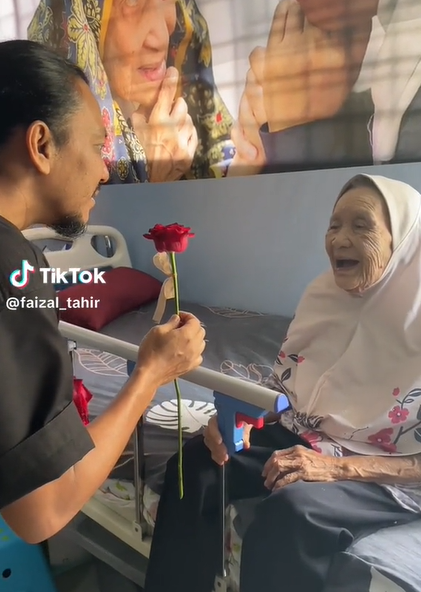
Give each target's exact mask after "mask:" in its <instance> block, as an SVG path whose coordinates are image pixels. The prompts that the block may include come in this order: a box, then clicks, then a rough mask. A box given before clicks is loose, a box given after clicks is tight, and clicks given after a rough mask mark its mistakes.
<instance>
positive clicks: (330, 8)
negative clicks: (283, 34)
mask: <svg viewBox="0 0 421 592" xmlns="http://www.w3.org/2000/svg"><path fill="white" fill-rule="evenodd" d="M297 2H298V4H299V5H300V6H301V8H302V10H303V12H304V14H305V16H306V18H307V20H308V22H309V23H311V24H312V25H314V26H315V27H318V28H319V29H321V30H322V31H340V30H341V29H345V28H354V27H359V26H361V25H363V24H364V23H367V22H369V21H370V20H371V19H372V18H373V17H374V16H375V15H376V14H377V9H378V4H379V0H297Z"/></svg>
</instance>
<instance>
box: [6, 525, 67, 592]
mask: <svg viewBox="0 0 421 592" xmlns="http://www.w3.org/2000/svg"><path fill="white" fill-rule="evenodd" d="M0 592H57V588H56V587H55V585H54V581H53V578H52V575H51V572H50V569H49V566H48V563H47V560H46V558H45V555H44V552H43V550H42V548H41V546H40V545H28V544H27V543H25V542H24V541H22V539H20V538H19V537H17V536H16V535H15V533H14V532H13V531H12V530H11V529H10V528H9V527H8V526H7V524H6V523H5V522H4V520H2V518H1V517H0Z"/></svg>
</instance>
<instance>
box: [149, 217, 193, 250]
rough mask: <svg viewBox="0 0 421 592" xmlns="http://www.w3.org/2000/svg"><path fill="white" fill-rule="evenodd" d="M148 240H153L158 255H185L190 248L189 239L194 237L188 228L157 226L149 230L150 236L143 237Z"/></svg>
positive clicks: (169, 225)
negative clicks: (184, 252)
mask: <svg viewBox="0 0 421 592" xmlns="http://www.w3.org/2000/svg"><path fill="white" fill-rule="evenodd" d="M143 236H144V237H145V238H147V239H148V240H153V242H154V243H155V249H156V250H157V251H158V253H163V252H166V253H183V251H185V250H186V249H187V247H188V244H189V238H193V237H194V233H193V232H190V228H189V227H188V226H182V225H181V224H177V223H173V224H168V225H167V226H164V225H163V224H155V226H154V227H153V228H150V229H149V232H148V234H144V235H143Z"/></svg>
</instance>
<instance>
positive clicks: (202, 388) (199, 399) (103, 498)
mask: <svg viewBox="0 0 421 592" xmlns="http://www.w3.org/2000/svg"><path fill="white" fill-rule="evenodd" d="M25 235H26V237H27V238H28V239H29V240H31V241H33V242H34V244H36V245H37V246H38V247H40V248H41V249H42V250H43V251H44V254H45V256H46V258H47V260H48V262H49V265H50V266H51V267H56V268H60V269H61V270H68V269H71V268H74V267H77V268H80V269H83V270H92V269H94V268H100V269H105V270H108V269H113V268H114V269H115V268H121V267H126V268H131V267H132V263H131V258H130V255H129V252H128V249H127V245H126V242H125V240H124V237H123V236H122V234H121V233H120V232H119V231H118V230H117V229H115V228H112V227H110V226H89V227H88V231H87V233H86V234H85V235H83V236H81V237H79V238H77V239H75V240H69V239H64V238H62V237H60V236H58V235H56V234H55V233H54V232H53V231H52V230H50V229H47V228H44V227H37V228H31V229H29V230H27V231H25ZM156 277H157V278H158V279H160V280H162V281H163V280H164V279H165V278H159V272H157V276H156ZM127 289H129V286H128V287H127ZM155 307H156V299H154V300H152V301H150V302H147V303H145V304H144V305H142V306H140V307H138V308H137V309H135V310H132V311H130V312H128V313H126V314H123V315H122V316H121V317H119V318H116V319H114V320H113V321H111V322H110V323H108V324H107V325H106V326H104V327H102V328H101V330H99V331H92V330H88V329H86V328H83V327H80V326H76V325H74V324H69V323H66V322H60V330H61V332H62V334H63V335H64V336H65V337H66V338H67V339H68V342H69V349H70V350H71V356H72V360H73V364H74V375H75V377H76V378H81V379H82V380H83V383H84V385H85V386H86V388H88V389H89V390H90V391H91V392H92V394H93V400H92V401H91V404H90V414H91V417H95V416H96V415H98V414H100V413H101V412H102V411H103V410H104V409H105V407H106V406H107V405H108V404H109V403H110V401H111V400H112V399H113V397H115V395H116V394H117V393H118V391H119V390H120V389H121V387H122V386H123V385H124V383H125V382H126V380H127V377H128V370H127V361H130V360H132V361H135V360H136V359H137V350H138V344H139V342H140V340H141V338H142V337H143V336H144V335H145V334H146V332H147V331H148V330H149V329H150V328H151V327H152V326H154V324H155V323H154V321H153V315H154V311H155ZM181 308H182V309H183V310H188V311H190V312H192V313H193V314H195V315H196V316H198V317H199V318H200V319H201V320H202V322H203V323H204V324H205V326H206V331H207V338H208V340H209V341H208V344H207V348H206V351H205V355H204V362H203V366H202V367H201V368H200V369H198V370H196V371H194V372H192V373H190V374H189V375H188V376H185V377H184V379H183V380H181V381H180V389H181V394H182V399H183V406H182V424H183V434H184V439H185V440H187V439H188V438H190V437H193V436H194V435H196V434H198V433H200V431H201V430H202V429H203V426H204V425H206V424H207V422H208V419H209V417H210V416H211V415H212V414H213V413H214V412H215V410H214V404H213V403H214V398H213V390H220V391H222V392H226V393H227V392H228V393H231V392H235V393H237V395H238V394H239V393H241V394H240V395H239V396H240V397H242V398H244V399H245V400H247V398H249V401H250V402H254V403H255V404H256V400H259V399H260V400H262V397H263V399H264V397H265V393H266V392H268V391H266V389H262V387H259V386H258V385H257V384H256V383H258V382H260V381H261V380H262V379H264V378H265V377H267V376H268V375H269V373H270V371H271V368H272V364H273V361H274V359H275V357H276V355H277V353H278V349H279V345H280V343H281V342H282V340H283V338H284V336H285V334H286V332H287V329H288V326H289V323H290V321H291V319H289V318H286V317H283V316H280V315H267V314H261V313H259V312H251V311H245V310H234V309H232V308H221V307H212V306H203V305H199V304H197V303H194V302H182V303H181ZM173 312H174V309H173V303H172V301H169V302H168V303H167V309H166V314H165V317H164V320H165V319H166V318H168V317H169V316H170V315H171V314H172V313H173ZM262 406H263V404H262ZM177 445H178V436H177V406H176V398H175V391H174V386H173V385H172V384H170V385H166V386H165V387H163V388H161V389H159V391H158V393H157V395H156V397H155V399H154V400H153V402H152V404H151V405H150V406H149V408H148V409H147V411H146V413H145V415H144V417H143V418H142V421H141V422H140V423H139V426H138V429H137V430H136V433H135V434H134V435H133V440H132V447H131V451H130V452H129V453H128V454H127V455H126V456H124V457H123V458H122V459H121V462H120V463H119V465H118V466H117V467H116V469H115V470H114V472H113V473H112V474H111V475H110V478H109V479H107V481H106V482H105V483H104V484H103V486H102V487H101V488H100V489H99V490H98V492H97V493H96V495H95V496H94V497H93V498H92V499H91V500H90V501H89V502H88V503H87V504H86V506H85V507H84V508H83V511H82V512H81V514H80V515H79V516H78V517H77V519H76V520H75V522H74V525H73V529H74V535H75V540H78V542H79V543H80V544H82V545H83V546H84V547H85V548H87V549H88V550H89V551H90V552H92V553H93V554H94V555H96V556H97V557H99V558H101V559H103V560H104V561H105V562H107V563H108V564H109V565H112V566H113V567H114V568H115V569H117V570H118V571H120V572H121V573H124V575H126V576H127V577H128V578H129V579H130V580H131V581H133V582H136V583H137V584H139V585H142V583H143V578H144V571H145V568H146V564H147V557H148V555H149V549H150V540H151V536H152V534H153V524H154V517H155V512H156V508H157V503H158V500H159V494H160V489H161V486H162V481H163V475H164V470H165V463H166V461H167V460H168V458H169V457H170V456H171V455H172V454H173V453H175V452H176V451H177ZM135 457H136V458H135ZM256 502H258V500H249V501H244V502H243V501H241V502H239V503H238V504H235V506H230V507H229V508H228V515H227V521H226V524H227V558H228V566H227V580H226V588H227V590H228V589H229V590H232V591H233V592H236V590H238V576H239V566H240V553H241V538H242V535H243V533H244V530H245V528H246V527H247V524H248V522H249V521H250V519H251V517H252V515H253V508H254V505H255V503H256ZM420 525H421V522H420V523H417V522H416V523H413V524H411V525H406V526H404V527H395V528H394V529H393V536H392V535H391V532H390V530H388V529H385V530H384V531H380V532H379V533H376V534H374V535H371V536H369V537H366V538H365V539H362V540H361V541H356V543H355V544H354V546H353V547H352V548H351V549H350V550H348V552H347V553H341V554H339V555H338V556H337V557H336V558H335V561H334V562H333V566H332V577H331V581H330V583H329V586H328V588H327V589H326V592H337V591H338V592H339V590H340V591H343V592H377V591H378V592H380V591H381V592H400V591H402V590H404V591H405V592H421V575H420V574H421V569H420V567H419V565H420V562H419V559H420V554H419V553H418V552H417V551H415V549H417V548H418V549H421V526H420ZM391 540H393V549H392V551H391V548H390V541H391ZM221 592H222V591H221Z"/></svg>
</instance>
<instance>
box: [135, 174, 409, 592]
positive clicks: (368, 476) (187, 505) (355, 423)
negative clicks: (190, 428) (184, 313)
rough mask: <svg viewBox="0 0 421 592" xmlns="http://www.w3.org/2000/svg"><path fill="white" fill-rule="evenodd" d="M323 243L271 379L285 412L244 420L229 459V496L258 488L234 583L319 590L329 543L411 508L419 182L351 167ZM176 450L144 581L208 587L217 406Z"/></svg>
mask: <svg viewBox="0 0 421 592" xmlns="http://www.w3.org/2000/svg"><path fill="white" fill-rule="evenodd" d="M326 251H327V254H328V256H329V259H330V262H331V269H330V270H329V271H328V272H327V273H325V274H323V275H322V276H321V277H318V278H317V279H316V280H315V281H313V282H312V283H311V284H310V286H309V287H308V288H307V290H306V292H305V294H304V296H303V297H302V299H301V302H300V303H299V305H298V308H297V311H296V315H295V318H294V319H293V321H292V323H291V325H290V328H289V331H288V334H287V337H286V339H285V340H284V342H283V344H282V346H281V350H280V352H279V356H278V358H277V360H276V362H275V365H274V369H273V374H272V377H271V379H270V386H271V388H273V389H275V390H278V391H280V392H283V393H285V394H286V395H287V396H288V398H289V400H290V403H291V410H290V411H288V412H286V413H285V414H283V415H281V417H279V418H277V419H276V421H273V420H272V421H271V423H270V424H267V425H266V426H265V427H264V428H263V429H262V430H255V429H251V428H250V427H247V428H245V430H244V440H245V442H249V445H248V446H247V447H246V448H247V449H246V450H244V451H243V452H241V453H238V454H237V455H235V456H234V457H233V458H231V459H230V461H229V463H228V465H227V471H228V472H227V479H228V490H229V500H230V501H234V500H238V499H244V498H252V497H260V496H263V501H261V502H260V503H259V505H258V506H257V510H256V513H255V517H254V520H253V522H252V523H251V524H250V526H249V527H248V530H247V532H246V535H245V538H244V540H243V547H242V559H241V581H240V590H241V592H257V591H258V590H260V589H261V590H263V591H264V592H279V590H281V589H282V590H285V591H287V592H303V591H304V590H305V591H306V592H321V591H322V590H324V588H325V585H326V582H327V579H328V574H329V567H330V563H331V559H332V557H333V556H334V555H335V554H336V553H339V552H341V551H344V550H346V549H347V548H349V546H350V545H351V544H352V543H353V541H354V540H355V539H356V538H360V537H364V536H365V535H368V534H370V533H373V532H375V531H377V530H379V529H381V528H383V527H387V526H390V527H392V526H394V525H397V524H404V523H407V522H410V521H414V520H419V519H420V517H421V516H420V512H421V281H420V280H421V196H420V194H419V193H418V192H417V191H415V190H414V189H413V188H411V187H410V186H408V185H406V184H404V183H401V182H398V181H394V180H391V179H386V178H384V177H374V176H373V177H371V176H367V175H359V176H357V177H355V178H353V179H352V180H351V181H350V182H349V183H347V185H346V186H345V187H344V188H343V189H342V191H341V192H340V195H339V197H338V199H337V201H336V205H335V207H334V210H333V213H332V217H331V220H330V222H329V227H328V231H327V234H326ZM183 458H184V472H185V496H184V499H182V500H180V499H179V493H178V483H177V458H175V457H174V458H172V459H171V460H170V461H169V464H168V468H167V473H166V478H165V484H164V489H163V493H162V496H161V499H160V503H159V508H158V514H157V520H156V527H155V532H154V537H153V543H152V550H151V556H150V563H149V572H148V574H147V580H146V586H145V590H146V592H162V591H163V590H170V589H171V590H184V591H186V592H211V591H212V589H213V585H214V578H215V575H216V573H217V571H218V568H219V566H220V560H221V532H220V522H221V521H220V519H219V518H218V515H219V514H218V512H219V486H218V475H219V473H218V465H221V464H223V463H225V462H226V461H227V460H228V458H227V455H226V450H225V449H224V446H223V444H222V443H221V437H220V434H219V433H218V429H217V421H216V417H213V418H212V419H211V420H210V422H209V425H208V426H207V428H206V430H205V434H204V437H202V436H200V437H197V438H194V439H192V440H190V441H189V442H188V443H187V444H186V446H185V448H184V456H183ZM420 525H421V522H420ZM163 566H165V568H164V569H163Z"/></svg>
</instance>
